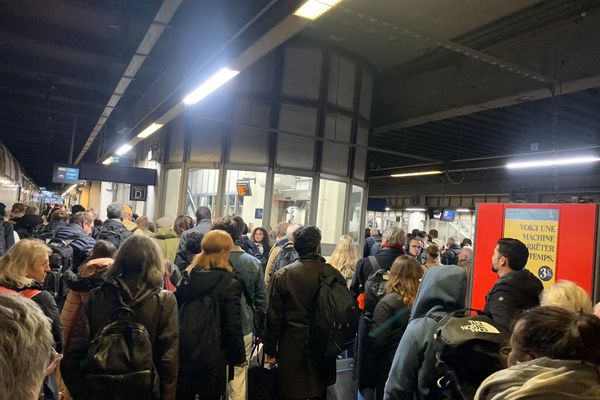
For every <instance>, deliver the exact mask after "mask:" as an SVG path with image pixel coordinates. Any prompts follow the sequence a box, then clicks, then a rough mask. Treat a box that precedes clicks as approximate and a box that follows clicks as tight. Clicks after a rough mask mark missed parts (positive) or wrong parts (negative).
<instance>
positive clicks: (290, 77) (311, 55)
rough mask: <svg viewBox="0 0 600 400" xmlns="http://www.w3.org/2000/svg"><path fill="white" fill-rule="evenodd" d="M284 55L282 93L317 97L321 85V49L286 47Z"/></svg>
mask: <svg viewBox="0 0 600 400" xmlns="http://www.w3.org/2000/svg"><path fill="white" fill-rule="evenodd" d="M284 57H285V60H284V72H283V83H282V90H283V93H284V94H285V95H287V96H293V97H303V98H308V99H317V98H318V97H319V87H320V85H321V58H322V56H321V51H320V50H315V49H309V48H303V47H287V48H286V49H285V56H284Z"/></svg>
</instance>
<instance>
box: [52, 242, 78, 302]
mask: <svg viewBox="0 0 600 400" xmlns="http://www.w3.org/2000/svg"><path fill="white" fill-rule="evenodd" d="M78 237H79V236H75V237H73V238H71V239H67V240H62V239H58V238H52V239H48V240H47V242H46V245H47V246H48V247H49V248H50V250H51V253H50V255H49V256H48V259H49V261H50V272H49V273H48V274H46V279H45V280H44V289H45V290H47V291H48V292H50V294H52V296H54V298H55V299H56V300H62V299H64V298H65V297H66V296H67V289H66V284H65V282H64V279H63V276H64V274H65V272H66V271H69V270H72V269H73V248H72V247H71V246H70V244H71V242H72V241H73V240H75V239H77V238H78Z"/></svg>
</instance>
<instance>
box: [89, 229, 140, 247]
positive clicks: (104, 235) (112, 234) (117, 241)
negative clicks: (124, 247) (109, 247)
mask: <svg viewBox="0 0 600 400" xmlns="http://www.w3.org/2000/svg"><path fill="white" fill-rule="evenodd" d="M130 235H131V232H130V231H128V230H127V229H126V228H125V227H124V226H123V225H113V224H102V225H100V227H99V228H98V233H97V234H96V235H95V236H94V238H95V239H96V240H106V241H107V242H110V243H112V244H114V245H115V247H116V248H117V249H118V248H119V246H121V243H123V241H124V240H125V239H127V238H128V237H129V236H130Z"/></svg>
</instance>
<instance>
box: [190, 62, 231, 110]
mask: <svg viewBox="0 0 600 400" xmlns="http://www.w3.org/2000/svg"><path fill="white" fill-rule="evenodd" d="M239 73H240V71H236V70H233V69H230V68H221V69H220V70H219V72H217V73H216V74H214V75H213V76H211V77H210V78H208V79H207V80H206V81H205V82H204V83H203V84H202V85H200V86H198V88H197V89H195V90H194V91H193V92H191V93H189V94H188V95H187V96H185V97H184V98H183V102H184V103H185V104H187V105H188V106H189V105H192V104H196V103H197V102H199V101H200V100H202V99H203V98H205V97H206V96H208V95H209V94H211V93H212V92H214V91H215V90H217V89H218V88H219V87H220V86H222V85H224V84H225V83H227V82H228V81H229V80H231V79H233V78H234V77H235V76H236V75H237V74H239Z"/></svg>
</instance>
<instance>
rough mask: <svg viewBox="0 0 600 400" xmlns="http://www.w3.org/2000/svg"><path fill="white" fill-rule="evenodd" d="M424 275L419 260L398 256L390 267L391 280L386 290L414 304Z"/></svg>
mask: <svg viewBox="0 0 600 400" xmlns="http://www.w3.org/2000/svg"><path fill="white" fill-rule="evenodd" d="M422 277H423V268H421V264H419V262H418V261H417V260H415V259H414V258H413V257H409V256H400V257H397V258H396V259H395V260H394V263H393V264H392V267H391V268H390V280H389V281H388V284H387V286H386V288H385V291H386V293H396V294H398V295H399V296H400V300H402V302H403V303H404V304H407V305H408V304H413V303H414V302H415V299H416V298H417V289H419V282H420V280H421V278H422Z"/></svg>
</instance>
